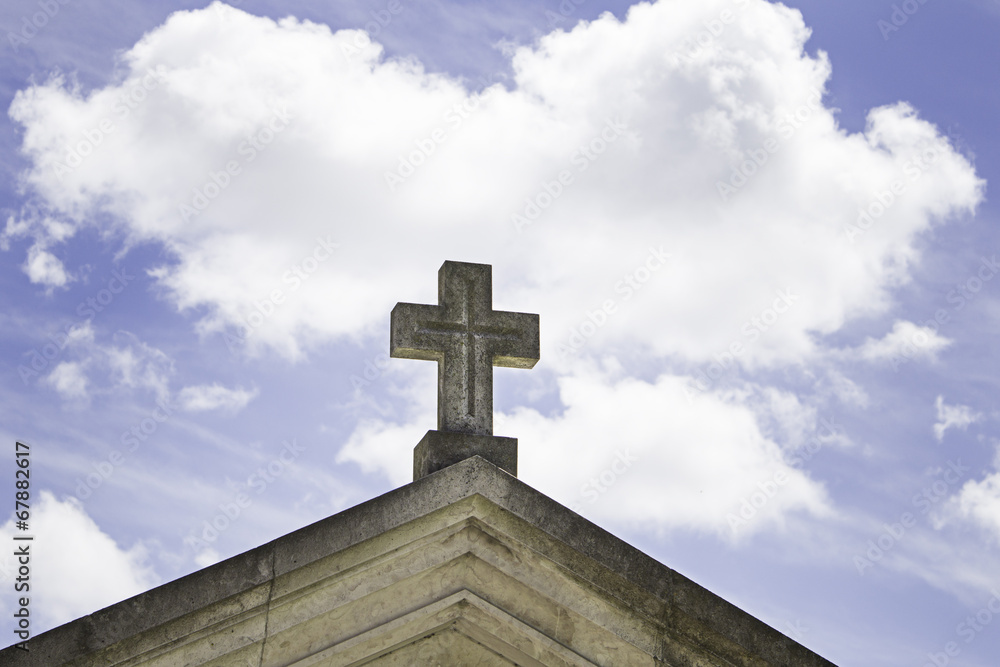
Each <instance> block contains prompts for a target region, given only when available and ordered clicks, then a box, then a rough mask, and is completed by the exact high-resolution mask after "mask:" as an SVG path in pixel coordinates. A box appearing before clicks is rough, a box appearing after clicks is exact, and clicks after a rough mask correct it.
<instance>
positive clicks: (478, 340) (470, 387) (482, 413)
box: [390, 262, 539, 435]
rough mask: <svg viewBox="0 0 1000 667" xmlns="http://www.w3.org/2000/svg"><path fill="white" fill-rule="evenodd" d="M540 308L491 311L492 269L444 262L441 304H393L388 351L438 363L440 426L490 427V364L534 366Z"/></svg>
mask: <svg viewBox="0 0 1000 667" xmlns="http://www.w3.org/2000/svg"><path fill="white" fill-rule="evenodd" d="M538 319H539V318H538V315H533V314H527V313H513V312H505V311H494V310H493V280H492V268H491V267H490V266H489V265H487V264H469V263H465V262H445V263H444V265H443V266H442V267H441V269H440V271H439V272H438V305H436V306H433V305H422V304H412V303H398V304H396V307H395V308H393V309H392V318H391V320H392V322H391V327H390V328H391V344H390V354H391V355H392V356H393V357H402V358H407V359H427V360H434V361H437V362H438V430H439V431H442V432H453V433H468V434H473V435H492V434H493V366H495V365H496V366H507V367H513V368H531V367H533V366H534V365H535V363H536V362H537V361H538V358H539V322H538Z"/></svg>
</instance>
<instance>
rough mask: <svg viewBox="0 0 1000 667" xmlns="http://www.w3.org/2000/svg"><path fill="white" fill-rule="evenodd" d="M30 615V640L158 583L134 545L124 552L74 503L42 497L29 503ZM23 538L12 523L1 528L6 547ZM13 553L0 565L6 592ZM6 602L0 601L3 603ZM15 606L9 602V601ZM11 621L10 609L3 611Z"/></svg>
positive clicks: (13, 566)
mask: <svg viewBox="0 0 1000 667" xmlns="http://www.w3.org/2000/svg"><path fill="white" fill-rule="evenodd" d="M29 526H30V531H29V532H30V534H31V535H34V536H35V539H34V540H33V541H32V542H30V543H29V544H30V553H31V582H30V584H31V595H30V598H31V605H32V606H31V611H32V613H33V614H37V617H36V619H35V623H33V624H32V630H33V632H32V634H35V633H36V632H41V631H43V630H46V629H49V628H52V627H55V626H56V625H60V624H62V623H65V622H67V621H71V620H73V619H75V618H78V617H80V616H84V615H86V614H89V613H91V612H94V611H97V610H98V609H101V608H103V607H105V606H107V605H109V604H112V603H114V602H118V601H119V600H124V599H125V598H128V597H131V596H133V595H136V594H138V593H141V592H143V591H146V590H149V589H150V588H152V587H153V586H155V585H157V584H159V583H160V581H159V577H158V576H157V575H156V573H155V572H154V571H153V570H152V568H151V566H150V565H149V558H148V555H147V550H146V549H145V548H144V547H143V546H142V545H141V544H136V545H134V546H132V547H129V548H125V547H122V546H121V545H119V544H117V543H116V542H115V540H114V539H112V538H111V537H110V536H109V535H108V534H107V533H105V532H103V531H102V530H101V528H100V526H98V525H97V524H96V523H94V520H93V519H91V518H90V517H89V516H87V513H86V511H85V510H84V509H83V506H82V505H81V504H80V502H79V501H78V500H76V499H75V498H68V499H67V500H63V501H60V500H57V499H56V498H55V496H53V495H52V494H51V493H50V492H48V491H42V492H41V493H40V494H39V495H38V497H37V500H36V501H35V503H33V506H32V511H31V520H30V524H29ZM15 534H18V535H23V534H25V533H23V532H22V531H19V530H17V529H16V528H15V523H14V519H13V518H11V519H10V520H8V521H7V522H6V523H5V524H4V525H3V526H0V538H2V539H3V541H4V544H7V545H10V544H16V543H15V542H14V541H13V540H12V537H13V536H14V535H15ZM11 553H12V550H10V549H5V550H4V555H3V557H2V560H0V569H2V572H0V575H2V578H3V580H4V584H3V585H4V586H12V585H13V583H12V582H13V577H14V576H16V575H15V574H14V573H15V572H16V563H15V562H14V559H13V557H12V556H11ZM7 599H8V598H0V600H7ZM10 600H11V601H12V600H13V599H12V598H11V599H10ZM3 611H4V614H5V615H6V616H8V617H9V615H10V614H12V613H13V612H14V610H13V609H4V610H3Z"/></svg>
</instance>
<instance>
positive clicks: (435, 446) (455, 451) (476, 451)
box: [413, 431, 517, 481]
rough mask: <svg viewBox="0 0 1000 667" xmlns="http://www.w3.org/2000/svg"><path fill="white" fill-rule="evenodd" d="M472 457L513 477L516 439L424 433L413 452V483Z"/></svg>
mask: <svg viewBox="0 0 1000 667" xmlns="http://www.w3.org/2000/svg"><path fill="white" fill-rule="evenodd" d="M473 456H481V457H483V458H484V459H486V460H487V461H489V462H490V463H492V464H493V465H495V466H496V467H498V468H500V469H501V470H505V471H507V472H509V473H510V474H511V475H514V476H515V477H517V438H505V437H502V436H497V435H473V434H471V433H452V432H449V431H427V433H426V435H424V437H423V438H422V439H421V440H420V442H419V443H418V444H417V446H416V447H415V448H414V449H413V479H414V481H416V480H418V479H420V478H421V477H424V476H426V475H430V474H431V473H433V472H437V471H438V470H441V469H443V468H447V467H448V466H450V465H454V464H455V463H458V462H459V461H464V460H465V459H468V458H471V457H473Z"/></svg>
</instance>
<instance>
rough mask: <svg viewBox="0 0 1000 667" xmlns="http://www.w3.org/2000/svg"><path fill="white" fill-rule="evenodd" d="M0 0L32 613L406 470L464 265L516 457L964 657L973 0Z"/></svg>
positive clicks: (990, 247)
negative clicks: (451, 290)
mask: <svg viewBox="0 0 1000 667" xmlns="http://www.w3.org/2000/svg"><path fill="white" fill-rule="evenodd" d="M0 15H2V26H3V29H4V34H5V35H6V36H5V38H4V44H3V48H4V50H5V56H4V59H3V68H2V70H0V77H2V78H0V85H2V92H0V95H2V96H3V103H4V106H5V108H7V110H8V113H7V115H6V116H5V117H4V119H3V121H2V128H0V142H2V147H3V157H4V160H3V169H4V171H3V176H4V177H3V179H2V183H0V207H2V209H3V216H2V219H0V248H2V249H0V256H2V259H3V261H2V264H0V286H2V289H0V294H2V296H0V299H2V300H3V307H2V308H0V346H2V350H3V354H0V364H2V369H0V371H2V375H0V377H2V378H3V380H2V382H0V392H2V397H3V400H2V401H0V406H2V408H0V409H2V419H0V441H2V442H6V443H7V445H6V446H7V447H9V450H8V455H4V456H2V457H0V460H2V463H0V476H2V478H3V479H7V480H13V470H14V463H13V459H14V442H15V440H20V441H22V442H27V443H30V445H31V452H32V457H31V461H32V464H31V465H32V467H31V471H32V487H31V488H32V493H33V497H32V513H33V518H32V521H33V523H34V526H33V530H34V532H35V534H36V535H37V537H36V540H37V541H36V545H35V549H36V557H35V559H36V560H35V563H34V569H33V576H34V578H35V581H34V582H33V591H34V597H33V601H32V604H33V607H32V612H33V614H34V620H35V626H34V629H35V630H37V631H42V630H44V629H47V628H50V627H54V626H55V625H58V624H60V623H63V622H66V621H68V620H72V619H73V618H76V617H78V616H80V615H83V614H86V613H89V612H91V611H93V610H95V609H98V608H100V607H103V606H106V605H108V604H112V603H114V602H117V601H119V600H121V599H124V598H125V597H128V596H131V595H134V594H136V593H138V592H141V591H143V590H147V589H149V588H151V587H153V586H155V585H158V584H160V583H163V582H166V581H169V580H172V579H174V578H176V577H179V576H182V575H184V574H186V573H189V572H191V571H194V570H196V569H198V568H200V567H203V566H206V565H208V564H210V563H213V562H216V561H218V560H221V559H224V558H227V557H229V556H232V555H235V554H237V553H240V552H242V551H245V550H247V549H249V548H252V547H254V546H257V545H259V544H261V543H263V542H266V541H268V540H271V539H273V538H275V537H278V536H280V535H283V534H285V533H287V532H290V531H292V530H294V529H296V528H299V527H301V526H304V525H306V524H309V523H311V522H313V521H316V520H318V519H321V518H323V517H326V516H329V515H331V514H333V513H335V512H337V511H339V510H342V509H345V508H347V507H350V506H352V505H354V504H356V503H358V502H362V501H364V500H366V499H368V498H371V497H373V496H375V495H377V494H379V493H382V492H384V491H387V490H389V489H392V488H395V487H396V486H399V485H401V484H404V483H406V482H407V481H409V471H410V466H411V449H412V447H413V446H414V445H415V444H416V442H417V441H418V440H419V438H420V437H421V435H422V434H423V433H424V432H425V431H426V430H427V429H429V428H433V427H434V419H435V417H434V415H435V405H434V401H435V391H434V380H435V369H434V367H433V366H434V365H433V364H430V363H426V362H417V361H410V360H391V361H390V360H389V359H388V357H387V352H388V324H389V312H390V310H391V308H392V306H393V305H394V304H395V303H396V302H397V301H409V302H417V303H433V302H434V300H435V297H436V293H437V282H436V281H437V269H438V268H439V267H440V265H441V263H442V262H443V261H444V260H446V259H454V260H459V261H471V262H482V263H489V264H492V265H493V281H494V304H495V307H497V308H498V309H503V310H516V311H523V312H535V313H539V314H540V316H541V327H542V359H541V361H540V362H539V364H538V365H537V366H536V367H535V368H534V369H533V370H531V371H523V370H517V369H502V370H498V371H497V372H496V374H495V377H496V389H495V404H496V405H495V408H496V418H495V423H496V432H497V433H498V434H501V435H511V436H516V437H518V438H519V441H520V460H519V467H520V478H521V479H522V480H523V481H525V482H526V483H528V484H530V485H532V486H534V487H535V488H538V489H539V490H541V491H543V492H545V493H547V494H549V495H550V496H552V497H553V498H555V499H557V500H559V501H560V502H563V503H564V504H567V505H569V506H571V507H574V508H576V509H577V510H578V511H580V512H581V513H582V514H584V515H585V516H587V517H588V518H590V519H592V520H593V521H595V522H596V523H598V524H599V525H601V526H603V527H605V528H607V529H608V530H610V531H611V532H613V533H614V534H616V535H618V536H620V537H622V538H623V539H625V540H627V541H629V542H630V543H632V544H634V545H636V546H637V547H639V548H641V549H643V550H644V551H646V552H647V553H649V554H650V555H652V556H654V557H655V558H657V559H658V560H660V561H662V562H664V563H666V564H667V565H669V566H671V567H673V568H675V569H677V570H678V571H679V572H681V573H683V574H685V575H687V576H688V577H690V578H692V579H693V580H695V581H696V582H698V583H700V584H702V585H704V586H705V587H707V588H709V589H710V590H712V591H714V592H716V593H718V594H720V595H722V596H723V597H725V598H726V599H728V600H730V601H732V602H733V603H735V604H737V605H739V606H740V607H742V608H743V609H745V610H747V611H748V612H750V613H752V614H754V615H755V616H757V617H759V618H761V619H762V620H764V621H766V622H768V623H770V624H771V625H773V626H774V627H776V628H778V629H779V630H781V631H783V632H785V633H786V634H789V635H790V636H792V637H794V638H795V639H797V640H799V641H800V642H802V643H804V644H805V645H807V646H809V647H810V648H812V649H814V650H816V651H817V652H819V653H821V654H822V655H824V656H825V657H827V658H829V659H830V660H832V661H834V662H835V663H837V664H841V665H865V666H867V665H871V666H885V667H888V666H896V665H900V666H901V665H924V664H934V662H933V661H934V660H936V661H937V662H938V664H942V663H941V661H942V660H947V664H955V665H969V666H974V667H976V666H982V667H985V666H987V665H994V664H996V655H998V654H1000V639H998V637H1000V634H998V633H997V632H996V628H997V625H996V624H997V623H1000V620H996V619H995V617H996V616H997V612H1000V576H998V574H997V573H998V572H1000V554H998V551H997V544H998V540H1000V438H998V437H997V435H996V433H997V426H998V419H1000V410H998V408H997V406H996V405H995V400H994V398H993V396H994V395H996V391H995V390H996V384H997V383H996V380H995V377H996V376H997V361H996V360H995V359H996V355H995V354H994V349H995V343H994V342H993V341H994V336H993V334H994V332H996V331H997V329H998V328H1000V301H998V298H997V295H998V292H997V289H998V285H1000V280H993V278H994V277H996V275H997V273H998V272H1000V266H998V264H997V261H998V260H997V256H996V250H995V249H996V242H995V240H996V232H995V229H994V228H995V221H996V219H997V216H998V208H997V206H996V205H995V204H994V203H993V201H992V200H991V197H990V193H991V190H990V185H991V182H992V180H993V179H994V178H995V177H996V176H997V172H998V171H1000V164H998V156H1000V145H998V144H1000V135H998V133H997V132H996V129H995V127H996V117H997V113H998V111H1000V87H998V86H997V85H996V84H997V81H996V80H995V79H996V71H995V67H993V66H991V63H995V62H997V61H998V60H1000V42H998V41H997V40H996V34H997V28H998V27H1000V5H998V3H996V2H995V1H993V0H953V1H951V2H947V3H946V2H943V1H942V0H927V1H926V2H919V0H911V1H910V2H903V3H896V4H893V3H891V2H885V3H883V2H870V1H868V0H866V1H865V2H861V1H860V0H848V1H844V2H838V3H835V4H834V3H820V2H807V1H802V2H789V3H786V4H785V5H777V4H772V3H767V2H764V1H763V0H745V1H741V0H712V1H695V0H673V1H661V2H659V3H656V4H653V5H648V4H646V5H636V6H635V7H632V8H630V6H629V5H628V4H626V3H614V2H612V3H601V2H596V1H595V0H589V1H588V2H584V3H581V4H579V5H577V4H575V3H574V2H573V1H572V0H567V1H566V2H563V3H562V4H561V5H560V3H558V2H554V1H549V2H544V3H504V4H503V5H502V6H499V7H498V6H494V5H491V4H486V3H452V2H444V1H442V2H422V1H417V0H413V1H408V0H399V1H398V3H397V2H395V1H394V2H382V1H380V0H375V1H374V2H367V3H365V2H352V3H337V4H336V6H334V7H328V6H326V5H325V4H322V3H310V2H293V3H280V4H279V3H267V2H254V1H253V0H247V1H246V2H243V3H239V4H238V6H236V7H230V6H224V5H218V4H217V5H211V6H208V7H206V6H204V5H203V4H184V3H173V4H168V3H160V4H157V3H144V4H143V5H141V6H136V5H135V4H133V3H128V4H127V3H100V4H99V3H94V2H91V3H86V2H75V1H69V2H65V3H60V2H59V1H58V0H51V1H50V2H44V1H43V2H11V3H7V4H6V5H4V7H3V9H2V10H0ZM626 463H627V464H626ZM7 489H8V490H7V491H6V492H7V493H10V494H11V497H13V493H14V488H13V482H10V483H9V484H8V486H7ZM3 492H5V491H3V490H2V489H0V493H3ZM2 519H3V520H4V521H6V523H5V524H3V525H2V526H0V533H2V535H0V539H5V540H7V539H9V536H10V535H11V534H12V533H13V532H15V528H14V525H13V522H12V517H10V516H8V517H2ZM0 566H2V568H0V569H2V572H0V577H2V578H3V581H4V583H3V584H2V588H0V611H2V617H3V619H4V620H3V622H2V623H0V632H3V633H4V634H3V636H5V637H7V643H13V642H14V639H15V637H14V636H13V634H12V632H11V630H12V628H13V623H12V622H11V620H12V619H11V613H12V610H13V608H14V607H13V605H14V602H15V597H14V593H13V590H12V586H11V579H10V575H9V572H10V568H11V561H10V559H9V557H7V560H0ZM991 607H992V610H991ZM949 651H950V655H949Z"/></svg>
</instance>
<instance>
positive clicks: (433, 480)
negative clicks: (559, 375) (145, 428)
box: [0, 456, 831, 667]
mask: <svg viewBox="0 0 1000 667" xmlns="http://www.w3.org/2000/svg"><path fill="white" fill-rule="evenodd" d="M29 648H30V649H31V650H30V651H29V652H28V653H25V652H23V651H19V650H17V649H15V648H13V647H11V648H8V649H5V650H3V651H0V664H2V665H11V666H15V667H20V666H30V667H55V666H57V665H74V666H79V667H97V666H101V667H105V666H125V665H157V666H159V665H211V666H216V665H219V666H221V665H227V666H229V665H244V664H246V665H255V666H261V667H263V666H274V667H277V666H278V665H283V666H284V665H299V666H306V665H310V666H319V665H323V666H330V665H355V664H362V663H364V664H384V665H394V664H407V661H413V660H416V661H417V663H418V664H419V663H420V662H422V661H423V659H424V657H428V659H429V660H431V662H430V663H428V664H435V663H436V662H439V663H440V664H449V665H450V664H468V663H469V662H470V661H475V660H482V661H483V664H496V665H505V664H509V663H513V664H521V665H630V666H631V665H650V666H653V665H671V666H681V665H683V666H697V667H706V666H740V667H751V666H754V667H756V666H763V665H784V666H789V667H792V666H794V667H827V666H829V665H830V664H831V663H829V662H827V661H826V660H823V659H822V658H820V657H819V656H817V655H815V654H814V653H812V652H810V651H808V650H807V649H805V648H803V647H802V646H800V645H799V644H797V643H796V642H794V641H792V640H791V639H789V638H787V637H785V636H783V635H781V634H780V633H779V632H777V631H775V630H773V629H772V628H770V627H768V626H766V625H765V624H763V623H761V622H760V621H758V620H757V619H755V618H753V617H752V616H750V615H749V614H746V613H745V612H742V611H740V610H739V609H737V608H736V607H734V606H732V605H731V604H729V603H727V602H726V601H724V600H722V599H720V598H719V597H717V596H715V595H713V594H712V593H710V592H708V591H706V590H705V589H703V588H702V587H700V586H698V585H697V584H695V583H693V582H691V581H690V580H688V579H686V578H685V577H683V576H682V575H680V574H678V573H676V572H674V571H673V570H671V569H670V568H668V567H666V566H664V565H662V564H660V563H658V562H656V561H655V560H653V559H652V558H650V557H648V556H646V555H645V554H643V553H641V552H639V551H638V550H636V549H635V548H633V547H631V546H629V545H628V544H626V543H625V542H622V541H621V540H619V539H617V538H615V537H613V536H612V535H610V534H609V533H607V532H606V531H604V530H602V529H600V528H599V527H597V526H595V525H594V524H592V523H590V522H588V521H586V520H585V519H583V518H582V517H580V516H579V515H577V514H575V513H573V512H571V511H570V510H568V509H566V508H565V507H563V506H561V505H559V504H558V503H556V502H555V501H553V500H551V499H550V498H547V497H546V496H544V495H542V494H540V493H538V492H537V491H535V490H534V489H532V488H531V487H529V486H527V485H525V484H524V483H523V482H520V481H519V480H517V479H516V478H514V477H513V476H511V475H510V474H507V473H506V472H504V471H502V470H500V469H499V468H497V467H496V466H494V465H493V464H491V463H489V462H487V461H485V460H483V459H482V458H480V457H478V456H477V457H473V458H470V459H466V460H464V461H462V462H460V463H456V464H454V465H452V466H450V467H447V468H445V469H443V470H441V471H439V472H436V473H433V474H430V475H427V476H426V477H423V478H421V479H420V480H418V481H415V482H413V483H411V484H408V485H406V486H404V487H401V488H399V489H396V490H394V491H391V492H389V493H387V494H385V495H383V496H380V497H379V498H375V499H373V500H371V501H368V502H366V503H362V504H361V505H358V506H356V507H352V508H350V509H348V510H345V511H343V512H341V513H339V514H337V515H335V516H332V517H329V518H328V519H324V520H322V521H319V522H317V523H315V524H312V525H310V526H307V527H305V528H302V529H301V530H298V531H295V532H294V533H291V534H289V535H286V536H284V537H281V538H279V539H277V540H275V541H273V542H271V543H268V544H265V545H263V546H261V547H259V548H257V549H254V550H252V551H249V552H247V553H245V554H242V555H240V556H236V557H234V558H231V559H229V560H226V561H223V562H221V563H218V564H216V565H214V566H212V567H210V568H206V569H205V570H202V571H200V572H196V573H194V574H192V575H189V576H187V577H184V578H182V579H179V580H177V581H174V582H171V583H169V584H165V585H164V586H161V587H159V588H156V589H154V590H152V591H149V592H147V593H144V594H142V595H139V596H136V597H134V598H131V599H129V600H125V601H124V602H121V603H119V604H117V605H114V606H112V607H109V608H107V609H104V610H101V611H99V612H96V613H95V614H92V615H90V616H88V617H85V618H82V619H79V620H77V621H74V622H72V623H68V624H66V625H64V626H61V627H59V628H56V629H54V630H51V631H49V632H47V633H45V634H42V635H40V636H38V637H34V638H32V639H31V640H30V641H29Z"/></svg>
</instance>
